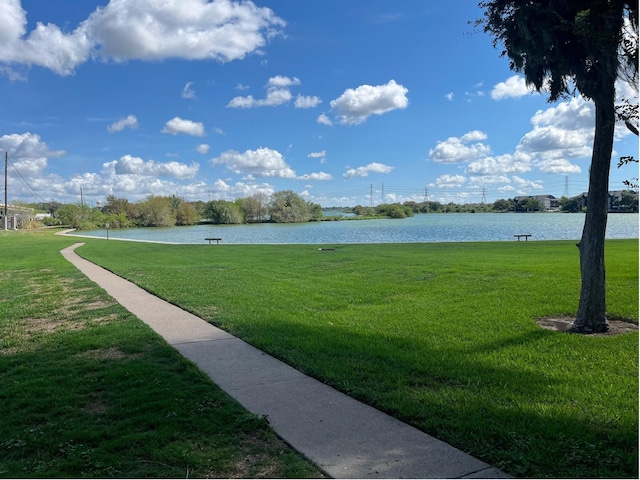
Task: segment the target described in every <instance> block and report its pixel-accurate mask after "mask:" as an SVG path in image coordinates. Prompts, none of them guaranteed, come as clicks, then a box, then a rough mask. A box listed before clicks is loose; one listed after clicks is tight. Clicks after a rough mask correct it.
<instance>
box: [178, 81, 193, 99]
mask: <svg viewBox="0 0 640 480" xmlns="http://www.w3.org/2000/svg"><path fill="white" fill-rule="evenodd" d="M192 85H193V82H187V83H186V85H185V86H184V88H183V89H182V95H181V96H182V98H186V99H189V100H193V99H194V98H196V92H195V90H194V89H193V88H191V86H192Z"/></svg>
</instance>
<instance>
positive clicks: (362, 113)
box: [331, 80, 409, 125]
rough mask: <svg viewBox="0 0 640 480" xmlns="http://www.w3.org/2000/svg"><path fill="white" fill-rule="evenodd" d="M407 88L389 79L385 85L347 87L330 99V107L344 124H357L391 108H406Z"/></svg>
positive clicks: (407, 102) (407, 103)
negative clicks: (336, 96)
mask: <svg viewBox="0 0 640 480" xmlns="http://www.w3.org/2000/svg"><path fill="white" fill-rule="evenodd" d="M408 91H409V90H408V89H407V88H405V87H403V86H402V85H399V84H398V83H396V82H395V80H390V81H389V82H388V83H387V84H385V85H377V86H371V85H361V86H359V87H357V88H355V89H353V88H349V89H347V90H345V91H344V93H343V94H342V95H340V97H338V98H337V99H335V100H332V101H331V108H332V110H334V111H335V112H336V115H337V117H338V120H339V122H340V123H341V124H344V125H357V124H359V123H362V122H364V121H365V120H366V119H367V118H369V117H370V116H371V115H382V114H383V113H387V112H390V111H392V110H397V109H402V108H407V105H409V100H408V99H407V92H408Z"/></svg>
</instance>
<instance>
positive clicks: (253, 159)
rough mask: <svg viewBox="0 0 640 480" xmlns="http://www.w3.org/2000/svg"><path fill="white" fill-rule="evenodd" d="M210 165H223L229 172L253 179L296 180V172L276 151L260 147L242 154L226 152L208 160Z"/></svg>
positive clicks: (232, 151) (233, 151) (231, 151)
mask: <svg viewBox="0 0 640 480" xmlns="http://www.w3.org/2000/svg"><path fill="white" fill-rule="evenodd" d="M210 163H211V165H225V166H226V167H227V169H229V170H230V171H231V172H233V173H236V174H239V175H247V176H249V177H250V178H254V177H278V178H296V172H295V171H293V170H292V169H291V167H290V166H289V165H288V164H287V162H286V161H285V159H284V157H283V156H282V154H281V153H280V152H278V151H277V150H272V149H270V148H264V147H260V148H258V149H257V150H247V151H246V152H244V153H240V152H236V151H235V150H227V151H226V152H223V153H222V154H220V156H219V157H216V158H212V159H211V160H210Z"/></svg>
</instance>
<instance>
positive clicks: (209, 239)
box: [205, 238, 222, 245]
mask: <svg viewBox="0 0 640 480" xmlns="http://www.w3.org/2000/svg"><path fill="white" fill-rule="evenodd" d="M205 240H208V241H209V245H211V242H212V241H214V240H215V241H216V245H218V244H219V243H220V240H222V239H221V238H205Z"/></svg>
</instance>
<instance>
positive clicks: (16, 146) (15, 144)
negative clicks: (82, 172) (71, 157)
mask: <svg viewBox="0 0 640 480" xmlns="http://www.w3.org/2000/svg"><path fill="white" fill-rule="evenodd" d="M0 150H2V151H3V152H7V154H8V155H9V159H10V160H11V162H12V163H13V165H14V166H15V167H16V170H18V172H20V174H21V175H22V176H23V177H32V176H36V175H40V174H42V172H43V171H44V169H45V168H46V167H47V162H48V159H49V158H55V157H61V156H63V155H66V152H65V151H64V150H53V151H52V150H49V147H48V146H47V144H46V143H45V142H44V141H42V139H41V138H40V135H38V134H37V133H31V132H26V133H23V134H18V133H12V134H9V135H3V136H2V137H0ZM32 188H35V187H33V186H32ZM43 188H45V189H46V182H45V184H44V186H43Z"/></svg>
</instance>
